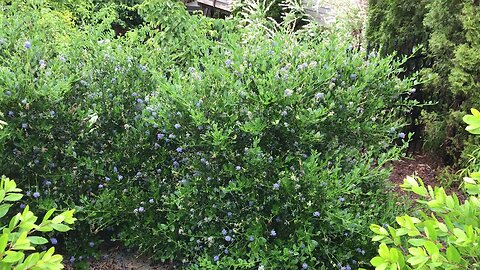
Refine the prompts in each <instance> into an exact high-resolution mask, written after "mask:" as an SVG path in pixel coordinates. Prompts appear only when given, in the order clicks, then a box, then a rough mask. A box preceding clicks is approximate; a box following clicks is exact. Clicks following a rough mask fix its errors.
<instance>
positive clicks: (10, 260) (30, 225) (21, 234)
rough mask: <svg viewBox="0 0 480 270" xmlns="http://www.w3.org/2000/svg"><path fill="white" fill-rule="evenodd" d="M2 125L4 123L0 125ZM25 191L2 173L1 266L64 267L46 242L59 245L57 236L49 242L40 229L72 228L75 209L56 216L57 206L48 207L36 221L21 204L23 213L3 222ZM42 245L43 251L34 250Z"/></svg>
mask: <svg viewBox="0 0 480 270" xmlns="http://www.w3.org/2000/svg"><path fill="white" fill-rule="evenodd" d="M0 127H1V126H0ZM21 192H22V190H21V189H19V188H17V185H16V183H15V181H13V180H10V179H8V178H6V177H5V176H2V178H1V181H0V219H2V220H1V222H2V223H1V224H2V225H3V226H2V233H1V235H0V267H1V269H19V270H22V269H48V270H57V269H63V265H62V260H63V258H62V256H61V255H58V254H54V253H55V248H54V247H50V248H49V249H48V250H47V248H46V244H47V243H49V242H51V243H52V244H53V245H55V244H56V241H57V240H56V238H50V241H49V240H47V239H46V238H44V237H42V236H38V232H42V233H44V234H45V233H47V232H51V231H54V230H55V231H59V232H66V231H68V230H70V229H71V228H70V227H69V226H68V225H67V224H73V223H74V222H75V220H76V219H75V218H74V217H73V213H74V210H69V211H65V212H63V213H61V214H59V215H57V216H55V217H53V218H51V217H52V215H53V214H54V212H55V209H51V210H49V211H48V212H47V213H46V214H45V216H44V217H43V219H42V222H41V223H39V224H37V219H38V217H36V216H35V215H34V214H33V213H32V212H31V211H30V210H29V206H28V205H22V207H21V208H23V210H22V213H17V214H16V215H13V216H12V218H11V220H10V222H8V225H7V224H6V223H3V222H4V221H5V216H7V217H8V215H7V214H8V212H9V210H10V208H11V207H12V204H11V202H17V201H19V200H20V199H21V198H22V197H23V195H22V194H21ZM40 247H42V248H43V250H44V251H43V252H34V251H36V250H37V249H38V248H40Z"/></svg>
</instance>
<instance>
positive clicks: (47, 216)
mask: <svg viewBox="0 0 480 270" xmlns="http://www.w3.org/2000/svg"><path fill="white" fill-rule="evenodd" d="M55 210H56V209H55V208H52V209H50V210H48V212H47V213H46V214H45V216H43V220H42V222H45V221H47V220H48V219H49V218H50V217H51V216H52V215H53V213H54V212H55Z"/></svg>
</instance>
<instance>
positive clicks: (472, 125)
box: [463, 109, 480, 134]
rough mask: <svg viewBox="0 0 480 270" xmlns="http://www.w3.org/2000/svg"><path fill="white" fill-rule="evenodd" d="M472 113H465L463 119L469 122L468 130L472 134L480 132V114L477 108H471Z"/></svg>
mask: <svg viewBox="0 0 480 270" xmlns="http://www.w3.org/2000/svg"><path fill="white" fill-rule="evenodd" d="M471 112H472V114H471V115H465V116H464V117H463V121H464V122H465V123H467V124H468V126H467V127H466V128H465V130H466V131H468V132H470V133H472V134H480V114H479V111H478V110H477V109H472V110H471Z"/></svg>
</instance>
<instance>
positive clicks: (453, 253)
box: [447, 245, 462, 263]
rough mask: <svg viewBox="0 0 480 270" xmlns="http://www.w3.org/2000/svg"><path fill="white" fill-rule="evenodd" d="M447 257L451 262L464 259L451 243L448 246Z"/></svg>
mask: <svg viewBox="0 0 480 270" xmlns="http://www.w3.org/2000/svg"><path fill="white" fill-rule="evenodd" d="M447 259H448V260H449V261H450V262H453V263H459V262H460V261H461V260H462V257H461V255H460V253H459V252H458V250H457V249H456V248H455V247H454V246H452V245H449V246H448V247H447Z"/></svg>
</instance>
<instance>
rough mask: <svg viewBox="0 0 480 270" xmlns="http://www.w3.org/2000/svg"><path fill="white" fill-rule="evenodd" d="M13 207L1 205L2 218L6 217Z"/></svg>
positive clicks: (0, 214) (0, 215) (0, 216)
mask: <svg viewBox="0 0 480 270" xmlns="http://www.w3.org/2000/svg"><path fill="white" fill-rule="evenodd" d="M11 206H12V205H11V204H2V205H0V218H2V217H4V216H5V215H6V214H7V213H8V210H9V209H10V207H11Z"/></svg>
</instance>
